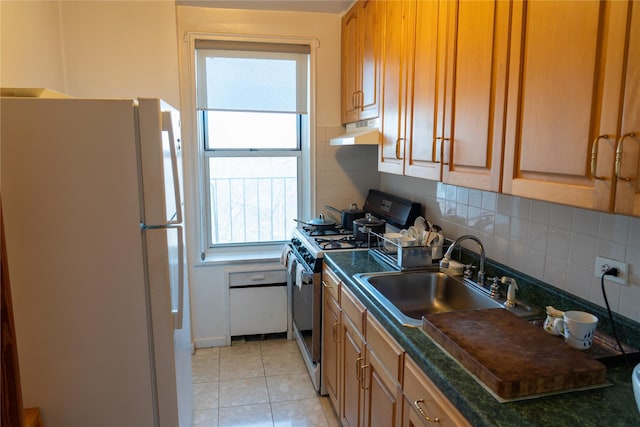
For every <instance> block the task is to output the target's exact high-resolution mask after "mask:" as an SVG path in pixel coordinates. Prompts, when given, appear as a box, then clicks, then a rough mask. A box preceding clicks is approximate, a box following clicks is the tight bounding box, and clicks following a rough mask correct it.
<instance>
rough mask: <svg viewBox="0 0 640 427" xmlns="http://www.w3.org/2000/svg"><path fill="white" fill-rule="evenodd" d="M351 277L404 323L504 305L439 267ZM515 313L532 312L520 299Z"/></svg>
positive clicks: (418, 324)
mask: <svg viewBox="0 0 640 427" xmlns="http://www.w3.org/2000/svg"><path fill="white" fill-rule="evenodd" d="M354 278H355V279H356V280H357V281H358V282H359V283H360V284H361V285H362V287H363V288H364V290H365V291H366V292H368V293H369V294H370V295H371V296H373V297H374V298H375V299H376V300H377V301H379V302H380V303H381V304H382V305H383V306H384V307H385V308H386V309H387V310H388V311H389V312H390V313H391V314H393V316H394V317H395V318H396V319H397V320H398V321H399V322H401V323H402V324H403V325H405V326H414V327H415V326H421V325H422V316H423V315H425V314H429V313H442V312H447V311H460V310H476V309H485V308H505V307H504V305H503V303H504V301H500V300H494V299H492V298H491V297H489V295H488V294H486V293H485V292H483V291H482V290H480V289H479V288H478V287H477V285H474V284H471V283H467V282H466V281H465V280H464V279H461V278H460V279H459V278H456V277H452V276H448V275H447V274H445V273H442V272H440V271H435V270H434V271H412V272H384V273H361V274H356V275H355V276H354ZM509 311H512V312H513V313H514V314H516V315H518V316H529V315H532V314H535V309H533V308H531V307H529V306H527V305H524V304H522V303H518V304H516V307H514V308H510V309H509Z"/></svg>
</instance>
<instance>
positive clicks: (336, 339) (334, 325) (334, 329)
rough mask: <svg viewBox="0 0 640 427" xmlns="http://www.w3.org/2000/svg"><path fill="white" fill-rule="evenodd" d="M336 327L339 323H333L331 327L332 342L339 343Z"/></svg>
mask: <svg viewBox="0 0 640 427" xmlns="http://www.w3.org/2000/svg"><path fill="white" fill-rule="evenodd" d="M338 325H340V321H338V322H336V323H334V324H333V327H332V329H333V342H340V338H339V337H338V333H337V330H338Z"/></svg>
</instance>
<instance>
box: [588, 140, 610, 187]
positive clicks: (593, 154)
mask: <svg viewBox="0 0 640 427" xmlns="http://www.w3.org/2000/svg"><path fill="white" fill-rule="evenodd" d="M601 139H609V135H600V136H598V137H596V139H594V140H593V144H591V176H592V177H593V178H594V179H599V180H605V179H607V178H606V177H604V176H598V175H596V166H597V164H598V142H599V141H600V140H601Z"/></svg>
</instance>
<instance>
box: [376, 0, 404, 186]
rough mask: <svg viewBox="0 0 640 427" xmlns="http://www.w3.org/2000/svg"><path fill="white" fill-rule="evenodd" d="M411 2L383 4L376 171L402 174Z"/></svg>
mask: <svg viewBox="0 0 640 427" xmlns="http://www.w3.org/2000/svg"><path fill="white" fill-rule="evenodd" d="M411 5H412V3H410V2H405V1H389V2H384V8H385V13H384V17H385V19H384V22H385V24H384V25H385V31H384V43H383V46H384V47H383V52H384V54H383V58H382V83H381V86H382V89H381V92H382V99H381V104H382V105H381V123H382V126H381V128H382V129H381V133H382V135H381V142H380V147H379V150H378V151H379V152H378V170H379V171H380V172H388V173H395V174H402V173H403V163H404V161H403V158H404V150H405V116H406V102H407V87H406V85H407V72H408V68H409V67H408V66H407V63H406V61H407V55H406V54H405V53H406V52H405V50H406V48H405V43H404V42H405V39H406V34H405V33H406V32H407V29H408V27H411V25H410V23H409V22H408V21H409V20H410V19H411V18H412V17H411V14H410V13H408V12H409V11H410V9H411Z"/></svg>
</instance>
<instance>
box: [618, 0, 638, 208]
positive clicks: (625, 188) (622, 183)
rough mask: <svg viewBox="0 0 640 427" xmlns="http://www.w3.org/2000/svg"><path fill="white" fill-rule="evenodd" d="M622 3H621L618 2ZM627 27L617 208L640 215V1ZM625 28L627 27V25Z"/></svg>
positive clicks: (619, 132)
mask: <svg viewBox="0 0 640 427" xmlns="http://www.w3.org/2000/svg"><path fill="white" fill-rule="evenodd" d="M617 7H621V5H617ZM627 19H628V20H629V21H630V22H629V25H627V26H626V28H628V29H629V33H628V34H626V43H627V56H626V66H624V67H623V69H624V71H625V75H624V77H623V78H624V80H623V82H624V91H623V99H622V114H621V119H622V121H621V124H620V130H619V131H618V133H617V135H616V136H617V144H616V171H617V172H616V174H617V175H616V192H615V204H614V211H615V212H617V213H622V214H627V215H634V216H640V1H635V2H633V9H632V10H631V13H627ZM623 29H624V27H623Z"/></svg>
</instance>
